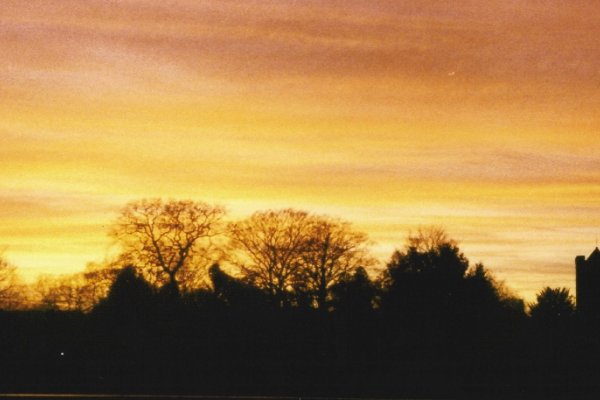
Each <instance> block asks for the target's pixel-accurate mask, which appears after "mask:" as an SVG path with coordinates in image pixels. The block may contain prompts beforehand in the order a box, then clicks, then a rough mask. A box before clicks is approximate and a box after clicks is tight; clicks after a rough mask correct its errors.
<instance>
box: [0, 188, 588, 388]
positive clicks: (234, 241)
mask: <svg viewBox="0 0 600 400" xmlns="http://www.w3.org/2000/svg"><path fill="white" fill-rule="evenodd" d="M109 234H110V236H111V237H112V238H113V239H114V240H115V242H116V243H118V244H119V246H120V250H121V251H120V254H119V256H118V257H117V258H115V259H114V260H112V261H111V262H107V263H103V264H90V265H88V267H87V268H86V270H85V271H83V272H81V273H78V274H74V275H69V276H64V277H59V278H54V277H42V278H40V279H39V280H38V281H37V282H36V283H35V284H33V285H31V286H29V288H27V289H25V285H22V284H21V283H19V281H18V279H17V277H16V269H15V268H14V267H13V266H11V265H10V264H8V263H7V262H5V261H3V262H2V264H1V268H0V271H2V273H1V274H0V296H1V297H0V298H1V299H2V305H3V308H4V309H5V311H0V326H2V327H3V328H4V329H2V330H0V354H3V357H0V373H1V375H0V376H2V377H3V378H4V380H3V381H0V385H2V382H4V386H3V388H4V390H5V391H6V390H11V391H28V392H31V391H33V392H35V391H44V392H48V391H50V392H52V391H56V392H65V391H67V392H73V391H75V392H81V391H96V392H98V391H101V392H120V393H123V392H126V393H146V394H148V393H170V394H190V393H196V394H204V395H209V394H219V395H226V394H237V395H240V394H244V395H321V396H322V395H326V396H338V397H339V396H350V395H351V396H382V397H390V396H391V397H398V396H404V397H410V396H434V397H435V396H438V395H465V394H469V395H481V394H496V395H499V396H507V395H515V394H519V393H521V394H523V393H535V394H552V395H557V394H562V395H567V394H572V393H575V392H577V393H578V394H585V393H586V391H593V392H595V391H597V389H598V387H597V382H600V370H599V369H598V368H597V367H595V365H596V362H595V360H596V359H597V358H598V357H599V356H600V342H599V339H598V338H599V337H600V324H598V322H597V321H589V320H585V319H584V318H581V316H579V315H577V313H576V309H575V304H574V299H573V296H572V295H571V294H570V293H569V291H568V290H567V289H564V288H549V287H548V288H544V289H543V290H541V291H540V293H539V294H538V296H537V299H536V301H535V302H533V303H532V304H529V305H526V304H525V302H524V301H523V299H521V298H519V297H518V296H517V295H515V294H514V293H513V292H512V291H511V290H509V289H508V288H507V287H506V286H505V285H504V284H503V283H502V282H500V281H498V280H497V279H496V278H494V276H493V275H492V274H491V273H490V271H489V270H488V269H487V268H485V267H484V266H483V265H482V264H475V265H472V264H471V263H470V262H469V260H468V258H467V257H466V256H465V255H464V254H463V253H462V252H461V250H460V248H459V246H458V244H457V242H456V241H454V240H453V239H452V238H450V237H449V236H448V234H447V233H446V232H445V231H444V230H443V229H440V228H436V227H427V228H421V229H419V230H417V231H416V232H414V233H412V234H409V235H408V237H407V240H406V243H405V244H404V246H403V247H402V248H400V249H398V250H396V251H395V252H394V253H393V254H392V255H391V257H390V259H389V261H388V262H387V263H386V264H385V266H384V268H382V269H381V271H380V272H379V273H375V272H376V271H374V268H373V267H374V266H376V264H377V260H375V258H374V257H373V256H372V255H371V254H370V252H369V246H370V244H371V243H370V241H369V239H368V237H367V235H366V234H364V233H362V232H359V231H356V230H355V229H354V228H353V227H352V225H351V224H350V223H349V222H346V221H343V220H340V219H337V218H332V217H329V216H322V215H316V214H312V213H308V212H305V211H300V210H294V209H283V210H268V211H261V212H256V213H254V214H253V215H251V216H250V217H248V218H244V219H241V220H239V221H234V222H226V221H225V210H224V209H223V208H222V207H220V206H214V205H209V204H206V203H202V202H195V201H162V200H160V199H152V200H140V201H136V202H132V203H129V204H127V205H126V206H125V207H124V208H123V209H122V210H121V212H120V214H119V216H118V218H117V219H116V220H115V222H114V224H113V225H112V227H111V229H110V233H109ZM32 293H33V294H32ZM19 296H20V297H19ZM27 298H29V299H30V300H29V303H27V301H28V300H27ZM31 299H33V300H31ZM11 310H12V311H11ZM32 377H36V378H35V379H32Z"/></svg>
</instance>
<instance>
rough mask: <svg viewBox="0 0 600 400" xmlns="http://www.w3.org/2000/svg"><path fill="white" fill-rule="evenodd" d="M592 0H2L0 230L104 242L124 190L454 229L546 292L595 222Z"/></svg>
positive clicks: (482, 255) (88, 252)
mask: <svg viewBox="0 0 600 400" xmlns="http://www.w3.org/2000/svg"><path fill="white" fill-rule="evenodd" d="M598 11H600V6H598V5H597V2H595V1H591V0H590V1H578V0H574V1H571V2H563V1H557V0H544V1H541V0H540V1H533V0H532V1H527V2H522V1H516V0H503V1H499V0H490V1H486V2H481V1H475V0H472V1H466V0H459V1H453V2H447V1H418V2H415V1H398V0H390V1H378V2H372V1H367V0H361V1H358V0H351V1H348V0H344V1H328V2H323V1H282V0H272V1H259V0H252V1H243V2H230V1H197V0H189V1H168V0H161V1H150V0H144V1H142V0H124V1H116V0H115V1H106V0H103V1H100V0H88V1H76V0H73V1H61V0H46V1H26V2H25V1H21V0H14V1H13V0H3V1H2V2H1V3H0V54H1V55H2V57H0V160H1V163H2V164H1V165H2V167H1V168H0V245H3V246H5V247H6V251H5V256H6V257H7V258H9V260H10V261H12V262H13V263H14V264H16V265H18V266H19V267H20V270H21V271H22V273H23V275H24V276H25V277H26V278H28V279H33V278H34V277H35V276H36V275H37V274H38V273H40V272H51V273H63V272H73V271H77V270H80V269H82V268H83V267H84V266H85V264H86V262H88V261H99V260H102V259H103V258H104V257H105V256H106V255H107V254H108V253H109V251H110V243H109V240H108V238H107V236H106V232H107V226H108V225H110V223H111V221H112V220H113V219H114V218H115V216H116V212H117V211H118V209H119V208H120V207H121V206H122V205H123V204H124V203H125V202H126V201H128V200H131V199H137V198H141V197H150V196H162V197H165V198H169V197H172V198H194V199H198V200H203V201H208V202H218V203H221V204H224V205H226V206H227V207H228V208H229V210H230V211H231V215H232V217H238V216H245V215H248V214H249V213H250V212H252V211H255V210H260V209H265V208H271V207H286V206H294V207H298V208H304V209H308V210H314V211H317V212H324V213H328V214H332V215H336V216H340V217H343V218H346V219H349V220H351V221H353V222H355V224H356V226H357V227H358V228H360V229H363V230H365V231H367V232H368V233H369V234H370V235H371V237H372V239H374V240H375V241H376V242H377V245H376V246H375V247H374V250H375V252H376V253H377V255H379V256H381V257H382V258H383V259H385V258H387V257H388V256H389V254H390V253H391V251H392V250H393V248H394V247H397V246H400V245H402V243H403V238H404V237H405V236H406V234H407V232H408V230H409V229H414V228H416V227H417V226H418V225H421V224H431V223H433V224H437V225H443V226H445V227H446V228H447V230H448V231H449V232H450V234H451V235H452V236H453V237H455V238H456V239H458V240H459V242H460V244H461V248H462V249H463V250H464V251H465V253H466V255H467V256H468V257H469V258H470V259H471V261H473V262H476V261H483V262H484V263H485V264H486V265H487V266H488V267H490V268H491V269H492V270H493V271H495V272H496V274H497V275H498V276H499V277H501V278H502V279H505V281H506V283H507V284H508V285H509V286H510V287H512V288H514V289H516V290H518V292H519V293H520V294H521V295H523V296H526V297H527V298H528V299H531V297H532V296H533V294H534V293H535V292H537V291H539V290H540V289H541V288H542V287H543V286H545V285H551V286H559V285H560V286H567V287H571V288H574V274H573V270H574V266H573V260H574V257H575V255H578V254H588V253H590V252H591V250H592V249H593V247H594V245H595V241H596V236H597V235H599V234H600V226H599V222H600V202H598V200H599V199H600V157H599V156H598V155H597V154H596V153H597V151H596V148H597V145H598V140H597V138H598V136H599V135H598V132H600V130H599V128H600V115H599V114H598V112H597V111H598V110H599V109H600V91H599V90H598V89H599V86H600V41H599V40H598V39H597V38H598V37H600V12H598Z"/></svg>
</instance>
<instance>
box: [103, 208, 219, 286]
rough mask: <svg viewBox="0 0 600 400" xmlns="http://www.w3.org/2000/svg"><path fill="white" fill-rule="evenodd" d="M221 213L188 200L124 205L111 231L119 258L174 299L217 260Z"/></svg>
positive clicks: (216, 209)
mask: <svg viewBox="0 0 600 400" xmlns="http://www.w3.org/2000/svg"><path fill="white" fill-rule="evenodd" d="M224 214H225V210H224V208H222V207H220V206H212V205H209V204H207V203H203V202H195V201H191V200H178V201H175V200H172V201H166V202H164V201H162V200H161V199H150V200H148V199H144V200H140V201H135V202H132V203H129V204H127V205H126V206H125V207H124V208H123V209H122V210H121V215H120V216H119V218H118V219H117V221H116V222H115V224H114V226H113V228H112V229H111V231H110V235H111V236H112V237H113V238H115V239H116V240H117V241H118V242H119V243H120V244H121V245H122V247H123V252H124V259H125V260H126V261H128V262H130V263H132V264H134V265H136V266H137V267H139V268H141V270H142V271H143V273H144V276H146V278H147V279H148V280H149V281H151V282H152V283H154V284H156V285H159V286H161V285H164V286H166V287H167V288H168V289H169V290H171V291H172V292H173V293H176V294H178V293H179V291H180V288H181V287H182V286H185V285H186V282H190V281H192V280H194V281H196V282H197V281H198V277H197V275H198V274H206V273H207V269H208V267H209V266H210V265H211V264H212V263H213V262H215V261H216V260H215V258H218V249H217V247H216V246H215V243H214V241H213V239H214V238H215V237H216V236H218V235H219V234H220V233H221V228H222V219H223V216H224Z"/></svg>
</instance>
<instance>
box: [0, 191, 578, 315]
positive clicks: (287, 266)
mask: <svg viewBox="0 0 600 400" xmlns="http://www.w3.org/2000/svg"><path fill="white" fill-rule="evenodd" d="M225 215H226V211H225V209H224V208H223V207H221V206H214V205H210V204H207V203H204V202H198V201H191V200H171V201H163V200H161V199H143V200H139V201H135V202H131V203H129V204H127V205H126V206H125V207H123V209H122V210H121V212H120V214H119V217H118V218H117V219H116V221H115V222H114V223H113V225H112V227H111V228H110V231H109V235H110V237H111V238H113V239H114V240H115V242H116V243H117V244H118V245H119V246H120V249H121V251H120V254H119V256H118V257H116V258H115V259H113V260H111V261H109V262H104V263H89V264H88V265H87V266H86V268H85V270H84V271H83V272H80V273H76V274H71V275H62V276H52V275H42V276H40V277H39V278H38V279H37V281H36V282H35V283H33V284H31V285H25V284H23V283H22V281H21V280H20V279H19V276H18V271H17V268H16V267H15V266H13V265H11V264H10V263H8V262H7V261H6V259H5V258H3V257H2V256H1V255H0V308H2V309H26V308H37V309H57V310H70V311H75V310H78V311H84V312H89V311H91V310H92V309H93V308H94V307H95V306H96V305H97V304H98V303H99V302H100V301H101V300H102V299H104V298H105V297H106V296H107V295H108V291H109V288H110V286H111V284H112V283H113V282H114V280H115V278H116V277H117V275H118V273H119V271H120V270H121V269H122V268H123V267H125V266H132V267H133V268H134V269H135V271H136V273H138V274H139V275H140V276H142V277H143V278H144V279H145V280H147V281H148V282H149V283H151V284H152V286H153V287H154V288H155V289H156V290H160V291H163V292H170V293H171V294H172V295H173V296H180V295H186V294H191V293H193V292H194V291H195V290H206V289H210V288H211V284H212V282H211V280H210V273H209V271H210V267H211V266H215V265H220V264H224V265H226V266H228V267H229V268H228V269H229V270H231V271H233V272H232V274H233V275H234V276H236V277H239V279H240V281H241V282H244V283H246V284H249V285H251V286H254V287H255V288H257V289H259V290H260V291H262V292H263V293H264V294H265V295H266V296H267V297H268V298H269V299H270V301H271V302H272V303H274V304H278V305H279V306H291V305H305V306H309V307H314V308H317V309H321V310H327V309H328V308H330V307H331V301H332V299H333V297H334V296H335V293H334V292H335V291H336V290H339V287H340V285H342V284H345V283H348V282H350V281H352V280H353V279H358V278H357V277H358V276H360V277H361V278H360V279H365V280H369V284H370V285H372V286H373V290H374V292H373V293H375V292H379V293H378V294H377V295H374V300H373V301H374V302H373V306H375V307H378V306H380V305H381V303H382V302H384V303H385V302H389V301H392V300H389V297H390V296H389V295H388V294H386V292H389V291H390V290H391V291H392V292H393V291H395V290H397V291H398V292H401V293H404V294H406V296H407V297H408V298H410V297H411V296H410V292H411V291H412V292H420V291H422V290H423V288H420V287H419V282H417V281H414V280H413V278H409V277H411V276H413V275H414V276H417V277H419V279H421V278H420V277H425V276H434V275H436V274H439V275H440V276H439V280H440V282H443V283H444V284H448V283H449V282H452V281H456V280H457V279H458V280H460V279H462V278H466V279H467V280H472V281H479V282H485V285H487V287H488V291H489V292H490V293H491V296H494V297H496V298H497V299H498V301H501V302H504V303H505V305H506V306H507V307H508V306H509V305H510V307H512V309H513V310H514V311H515V312H521V313H525V311H526V307H525V303H524V302H523V300H521V299H519V298H518V297H517V296H516V295H514V294H513V293H511V292H510V291H509V290H508V289H507V288H506V287H505V286H504V285H503V284H502V283H499V282H498V281H497V280H496V279H494V278H493V276H492V275H491V273H490V271H489V270H487V269H486V268H485V267H484V266H483V265H482V264H477V265H475V266H469V262H468V260H467V259H466V257H465V256H464V255H463V254H462V253H461V252H460V250H459V248H458V245H457V243H456V242H455V241H454V240H452V239H450V238H449V237H448V235H447V234H446V232H445V231H444V230H443V229H442V228H440V227H426V228H420V229H419V230H418V231H417V232H416V233H414V234H409V236H408V237H407V240H406V245H405V249H404V250H397V251H395V252H394V253H393V254H392V256H391V260H390V261H389V262H388V263H387V268H386V269H384V270H383V272H382V273H380V275H379V276H376V277H375V278H372V277H371V276H372V274H373V273H371V275H370V274H369V273H368V272H367V271H369V269H370V267H373V266H375V265H376V264H377V263H378V262H377V260H376V259H375V258H374V257H373V256H372V255H371V254H370V252H369V245H370V241H369V239H368V237H367V235H366V234H365V233H363V232H359V231H356V230H354V229H353V228H352V225H351V224H350V223H349V222H347V221H343V220H341V219H338V218H333V217H329V216H323V215H315V214H310V213H308V212H305V211H300V210H295V209H283V210H277V211H273V210H268V211H263V212H256V213H254V214H253V215H251V216H250V217H248V218H246V219H242V220H240V221H236V222H230V223H226V222H225ZM399 278H401V279H399ZM398 282H400V283H398ZM429 284H430V283H428V285H429ZM396 285H402V286H403V287H402V288H396ZM482 285H484V284H483V283H482ZM376 289H377V290H376ZM447 289H450V288H447ZM560 293H562V296H561V295H560ZM549 297H554V298H557V299H561V300H562V305H561V306H562V307H566V309H567V310H568V311H567V314H571V313H573V312H574V299H573V297H572V296H571V294H570V293H569V292H568V289H565V288H554V289H551V288H544V290H542V291H541V292H540V293H539V296H538V301H537V302H536V303H533V304H531V305H530V306H531V311H532V313H533V314H534V315H535V314H536V313H539V311H538V310H539V309H540V308H542V309H544V307H545V306H544V301H548V300H547V299H548V298H549ZM545 299H546V300H545ZM406 300H407V299H405V300H402V301H400V304H398V305H397V306H401V307H404V306H406V305H407V304H408V303H407V301H406ZM540 300H541V303H540ZM563 315H564V313H563Z"/></svg>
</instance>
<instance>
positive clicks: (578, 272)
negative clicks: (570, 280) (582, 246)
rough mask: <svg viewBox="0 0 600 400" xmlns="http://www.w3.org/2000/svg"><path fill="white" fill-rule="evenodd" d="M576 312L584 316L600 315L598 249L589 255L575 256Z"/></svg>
mask: <svg viewBox="0 0 600 400" xmlns="http://www.w3.org/2000/svg"><path fill="white" fill-rule="evenodd" d="M575 280H576V285H577V287H576V297H577V312H578V313H579V314H580V315H583V316H586V317H598V316H600V249H598V247H596V248H595V249H594V251H593V252H592V254H590V255H589V257H588V258H587V260H586V258H585V256H577V257H575Z"/></svg>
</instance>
